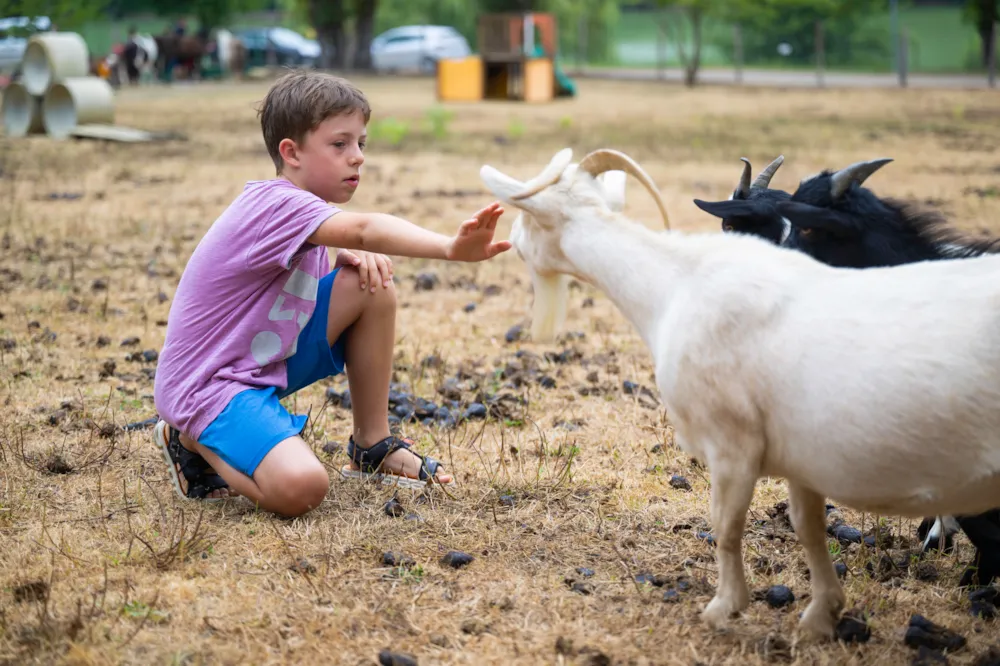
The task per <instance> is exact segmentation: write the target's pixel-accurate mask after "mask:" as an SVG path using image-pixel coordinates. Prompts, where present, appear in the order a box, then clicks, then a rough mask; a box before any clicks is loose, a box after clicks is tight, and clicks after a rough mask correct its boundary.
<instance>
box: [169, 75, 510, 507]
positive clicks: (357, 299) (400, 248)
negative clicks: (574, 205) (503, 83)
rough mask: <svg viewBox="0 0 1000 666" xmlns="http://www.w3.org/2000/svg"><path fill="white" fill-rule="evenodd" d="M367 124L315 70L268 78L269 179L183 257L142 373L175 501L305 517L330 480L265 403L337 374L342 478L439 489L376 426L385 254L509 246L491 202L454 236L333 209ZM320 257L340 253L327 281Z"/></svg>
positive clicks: (386, 330) (382, 394)
mask: <svg viewBox="0 0 1000 666" xmlns="http://www.w3.org/2000/svg"><path fill="white" fill-rule="evenodd" d="M370 115H371V108H370V106H369V103H368V100H367V99H366V98H365V96H364V94H363V93H362V92H361V91H360V90H358V89H357V88H355V87H354V86H353V85H352V84H351V83H349V82H348V81H346V80H344V79H341V78H338V77H335V76H333V75H330V74H326V73H322V72H317V71H293V72H290V73H288V74H286V75H284V76H282V77H281V78H280V79H278V81H277V82H275V84H274V85H273V86H272V87H271V89H270V90H269V91H268V93H267V95H266V97H265V98H264V101H263V104H262V105H261V108H260V112H259V116H260V124H261V130H262V133H263V138H264V144H265V146H266V147H267V150H268V153H269V154H270V156H271V160H272V161H273V162H274V166H275V169H276V173H277V176H278V177H277V178H274V179H270V180H257V181H250V182H248V183H247V184H246V185H245V186H244V188H243V191H242V192H241V193H240V194H239V195H238V196H237V197H236V200H235V201H233V202H232V204H230V206H229V207H228V208H227V209H226V210H225V211H223V213H222V215H221V216H219V218H218V219H217V220H215V222H214V223H213V224H212V226H211V228H210V229H209V230H208V232H207V233H206V234H205V236H204V237H203V238H202V239H201V241H200V242H199V244H198V246H197V247H196V248H195V250H194V254H193V255H192V256H191V257H190V259H189V260H188V262H187V265H186V266H185V268H184V272H183V274H182V275H181V277H180V283H179V284H178V286H177V292H176V294H175V295H174V301H173V304H172V306H171V309H170V314H169V316H168V320H167V331H166V340H165V341H164V344H163V350H162V351H161V353H160V359H159V364H158V366H157V370H156V379H155V385H154V399H155V404H156V410H157V413H158V414H159V415H160V417H161V419H162V420H161V421H159V422H158V423H157V424H156V427H155V429H154V430H153V439H154V441H155V442H156V444H157V445H158V446H159V447H160V449H161V451H163V454H164V456H165V457H166V459H167V460H168V461H169V470H170V474H171V476H172V479H173V482H174V484H175V489H176V490H177V492H178V493H180V494H181V495H182V496H183V497H187V498H192V499H207V500H217V499H220V498H224V497H231V496H234V495H243V496H245V497H247V498H249V499H250V500H251V501H252V502H253V503H254V504H256V505H257V506H259V507H260V508H262V509H265V510H267V511H271V512H274V513H277V514H281V515H284V516H299V515H302V514H304V513H306V512H308V511H310V510H312V509H315V508H316V507H317V506H319V504H320V502H322V501H323V498H324V497H326V494H327V491H328V490H329V484H330V478H329V474H328V472H327V470H326V467H325V466H324V465H323V463H322V462H320V460H319V459H318V458H317V457H316V455H315V454H314V453H313V451H312V449H310V447H309V445H308V444H307V443H306V442H305V441H303V439H302V437H301V435H300V434H301V432H302V429H303V428H304V427H305V424H306V419H307V417H306V416H305V415H301V414H299V415H292V414H290V413H289V412H288V411H287V410H286V409H285V407H284V406H283V405H282V404H281V402H280V401H281V400H282V399H283V398H285V397H286V396H288V395H291V394H293V393H295V392H296V391H298V390H300V389H302V388H304V387H306V386H309V385H311V384H313V383H315V382H317V381H320V380H323V379H325V378H327V377H331V376H334V375H338V374H340V373H342V372H346V373H347V379H348V382H349V384H350V395H351V409H352V411H353V417H354V423H353V434H351V436H350V438H349V442H348V446H347V451H346V453H347V456H348V457H349V458H350V463H349V464H347V465H344V466H343V467H342V468H341V470H340V474H341V476H343V477H344V478H349V479H364V478H372V477H374V478H380V479H381V480H383V481H384V482H386V483H393V484H396V483H398V484H400V485H403V486H408V487H422V486H425V485H427V484H428V481H432V482H435V483H441V484H445V485H448V484H451V483H453V482H454V480H453V479H452V477H451V475H448V474H442V473H441V470H442V465H441V463H439V462H438V461H437V460H434V459H433V458H430V457H424V456H422V455H419V454H418V453H417V452H416V451H414V450H413V449H412V447H413V441H412V440H409V439H406V438H404V437H397V436H396V435H393V434H392V433H391V431H390V429H389V420H388V411H387V407H386V405H387V404H388V395H389V383H390V379H391V376H392V359H393V345H394V341H395V338H396V332H395V328H396V298H397V296H396V289H395V286H394V285H393V280H392V278H393V267H392V261H391V260H390V259H389V257H387V256H386V254H393V255H400V256H404V257H420V258H427V259H444V260H449V261H463V262H478V261H484V260H487V259H491V258H492V257H494V256H496V255H498V254H500V253H501V252H505V251H507V250H509V249H510V248H511V243H510V241H498V242H494V240H493V236H494V233H495V230H496V224H497V219H498V218H499V217H500V215H501V214H502V213H503V208H501V207H500V204H498V203H491V204H490V205H488V206H486V207H485V208H483V209H481V210H479V211H478V212H476V213H475V214H474V215H473V216H472V217H471V218H470V219H468V220H465V221H464V222H462V223H461V224H459V226H458V231H457V233H456V234H455V235H454V236H445V235H441V234H438V233H434V232H431V231H428V230H426V229H424V228H422V227H419V226H417V225H415V224H413V223H411V222H408V221H406V220H404V219H402V218H399V217H396V216H393V215H388V214H385V213H360V212H354V211H344V210H341V209H340V208H338V207H337V205H338V204H344V203H347V202H349V201H350V200H351V199H352V198H353V197H354V193H355V192H356V191H357V188H358V186H359V185H360V182H361V166H362V164H364V162H365V156H364V148H365V143H366V141H367V132H366V127H367V124H368V120H369V118H370ZM328 202H332V203H333V204H334V205H331V204H330V203H328ZM328 247H335V248H340V249H338V250H337V251H336V258H335V261H334V266H333V270H330V257H329V255H328V251H327V248H328ZM362 248H364V249H362Z"/></svg>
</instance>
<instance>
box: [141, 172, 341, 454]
mask: <svg viewBox="0 0 1000 666" xmlns="http://www.w3.org/2000/svg"><path fill="white" fill-rule="evenodd" d="M338 212H340V211H339V209H338V208H336V207H334V206H332V205H330V204H328V203H326V202H325V201H323V199H321V198H320V197H317V196H316V195H314V194H311V193H310V192H306V191H305V190H302V189H300V188H298V187H296V186H295V185H293V184H292V183H290V182H288V181H286V180H283V179H280V178H278V179H275V180H264V181H250V182H248V183H247V184H246V186H245V187H244V188H243V192H242V193H241V194H240V195H239V196H238V197H237V198H236V200H235V201H233V203H232V204H230V206H229V208H227V209H226V210H225V211H224V212H223V213H222V215H221V216H220V217H219V219H217V220H216V221H215V223H214V224H213V225H212V227H211V228H210V229H209V230H208V232H207V233H206V234H205V237H204V238H202V239H201V242H199V243H198V247H196V248H195V251H194V253H193V254H192V255H191V258H190V259H189V260H188V263H187V266H185V268H184V272H183V274H182V275H181V279H180V282H179V284H178V285H177V293H176V294H175V295H174V301H173V304H172V305H171V307H170V315H169V317H168V320H167V333H166V340H165V341H164V344H163V350H162V351H161V352H160V359H159V365H158V366H157V368H156V382H155V385H154V389H153V394H154V399H155V402H156V409H157V412H158V413H159V415H160V418H161V419H163V420H165V421H166V422H167V423H169V424H170V425H171V426H173V427H175V428H177V429H179V430H180V431H181V432H183V433H184V434H186V435H187V436H188V437H192V438H194V439H197V438H198V437H200V436H201V433H202V431H203V430H204V429H205V428H206V427H207V426H208V425H209V424H210V423H211V422H212V421H213V420H214V419H215V417H216V416H218V415H219V413H220V412H222V410H223V409H224V408H225V407H226V405H227V404H229V400H230V399H231V398H232V397H233V396H234V395H236V394H237V393H239V392H240V391H243V390H245V389H247V388H251V387H265V386H275V387H278V389H279V390H281V389H284V388H285V387H287V386H288V374H287V372H286V363H285V359H287V358H288V357H290V356H291V355H292V354H294V353H295V347H296V342H297V340H298V335H299V332H300V331H301V330H302V329H303V327H305V325H306V322H308V321H309V318H310V317H311V316H312V313H313V310H314V309H315V307H316V290H317V286H318V284H319V279H320V278H321V277H323V276H325V275H326V274H327V273H329V271H330V259H329V255H328V254H327V249H326V247H324V246H322V245H313V244H312V243H309V242H307V241H306V239H307V238H309V236H311V235H312V234H313V232H315V231H316V229H317V228H318V227H319V225H320V224H321V223H322V222H323V221H324V220H326V219H328V218H329V217H330V216H331V215H334V214H335V213H338Z"/></svg>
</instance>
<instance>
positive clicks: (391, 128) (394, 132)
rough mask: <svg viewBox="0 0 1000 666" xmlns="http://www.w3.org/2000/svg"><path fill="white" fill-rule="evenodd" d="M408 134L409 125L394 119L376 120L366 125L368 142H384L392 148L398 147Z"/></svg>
mask: <svg viewBox="0 0 1000 666" xmlns="http://www.w3.org/2000/svg"><path fill="white" fill-rule="evenodd" d="M409 133H410V124H409V123H407V122H405V121H402V120H397V119H396V118H384V119H376V120H372V121H371V122H370V123H368V138H369V140H371V141H378V142H382V141H384V142H386V143H388V144H389V145H390V146H392V147H394V148H395V147H399V145H400V144H402V143H403V139H405V138H406V136H407V135H408V134H409Z"/></svg>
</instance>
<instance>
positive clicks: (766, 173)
mask: <svg viewBox="0 0 1000 666" xmlns="http://www.w3.org/2000/svg"><path fill="white" fill-rule="evenodd" d="M784 161H785V156H784V155H778V157H777V158H776V159H775V160H774V161H773V162H771V163H770V164H768V165H767V168H766V169H764V170H763V171H761V172H760V175H759V176H757V179H756V180H754V181H753V185H751V186H750V189H752V190H756V189H758V188H764V189H766V188H767V186H768V185H770V184H771V179H772V178H774V174H775V173H777V172H778V167H780V166H781V164H782V162H784Z"/></svg>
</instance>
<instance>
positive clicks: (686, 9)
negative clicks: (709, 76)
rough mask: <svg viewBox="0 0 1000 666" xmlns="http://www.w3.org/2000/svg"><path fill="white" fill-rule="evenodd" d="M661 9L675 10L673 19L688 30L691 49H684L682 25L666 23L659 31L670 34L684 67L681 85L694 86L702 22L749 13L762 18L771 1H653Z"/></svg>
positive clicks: (700, 43) (697, 67)
mask: <svg viewBox="0 0 1000 666" xmlns="http://www.w3.org/2000/svg"><path fill="white" fill-rule="evenodd" d="M656 4H657V5H659V6H660V7H664V8H667V7H673V8H675V9H676V11H675V12H674V17H675V18H676V17H684V18H685V19H686V20H687V22H688V23H689V24H690V28H691V49H690V52H688V49H687V48H685V46H684V42H685V41H686V40H685V39H684V36H683V34H682V27H683V26H682V25H681V24H680V22H679V21H676V20H669V19H668V20H666V21H665V22H664V23H662V24H661V28H662V29H665V31H667V32H669V33H670V34H671V36H672V38H673V41H674V43H675V44H676V45H677V55H678V57H679V58H680V60H681V65H682V66H683V67H684V84H685V85H688V86H693V85H694V84H695V83H696V82H697V80H698V71H699V70H700V69H701V46H702V28H703V27H704V23H705V19H706V18H708V17H710V16H713V17H719V18H727V19H738V18H740V17H742V16H743V15H745V14H748V13H749V12H751V11H756V12H759V13H761V14H765V13H767V11H768V5H769V4H773V1H772V0H656Z"/></svg>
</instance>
